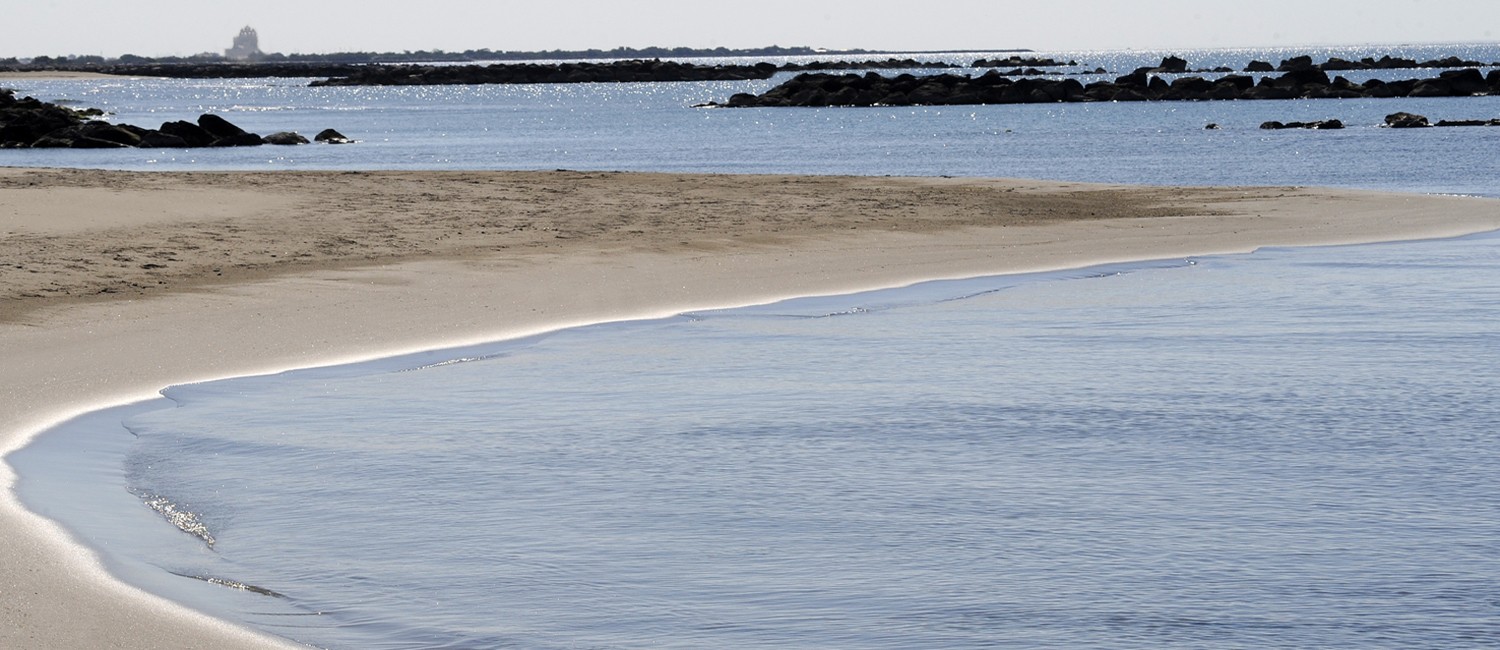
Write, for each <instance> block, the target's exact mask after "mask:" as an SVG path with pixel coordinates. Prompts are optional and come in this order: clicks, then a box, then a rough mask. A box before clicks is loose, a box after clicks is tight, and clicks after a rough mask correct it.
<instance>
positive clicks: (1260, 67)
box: [1245, 61, 1276, 72]
mask: <svg viewBox="0 0 1500 650" xmlns="http://www.w3.org/2000/svg"><path fill="white" fill-rule="evenodd" d="M1275 71H1276V66H1274V65H1271V64H1269V63H1266V62H1265V61H1251V62H1250V65H1247V66H1245V72H1275Z"/></svg>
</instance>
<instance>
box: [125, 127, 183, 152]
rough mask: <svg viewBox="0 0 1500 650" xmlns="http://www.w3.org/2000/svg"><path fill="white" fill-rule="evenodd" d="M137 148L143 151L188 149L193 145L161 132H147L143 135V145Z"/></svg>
mask: <svg viewBox="0 0 1500 650" xmlns="http://www.w3.org/2000/svg"><path fill="white" fill-rule="evenodd" d="M136 146H138V147H140V148H142V149H187V148H189V147H191V146H192V145H190V144H188V142H187V140H185V139H183V138H181V137H179V136H175V135H171V134H167V133H162V132H161V131H147V132H145V133H144V134H142V135H141V143H140V144H138V145H136Z"/></svg>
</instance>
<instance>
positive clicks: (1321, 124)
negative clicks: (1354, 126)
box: [1260, 120, 1344, 131]
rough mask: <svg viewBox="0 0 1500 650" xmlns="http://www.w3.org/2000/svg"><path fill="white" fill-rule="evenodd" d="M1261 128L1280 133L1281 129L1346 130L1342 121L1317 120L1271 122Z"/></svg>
mask: <svg viewBox="0 0 1500 650" xmlns="http://www.w3.org/2000/svg"><path fill="white" fill-rule="evenodd" d="M1260 128H1262V129H1266V130H1271V131H1279V130H1281V129H1313V130H1317V131H1333V130H1337V129H1342V128H1344V123H1343V122H1342V121H1340V120H1317V121H1314V122H1276V121H1271V122H1266V123H1264V124H1261V125H1260Z"/></svg>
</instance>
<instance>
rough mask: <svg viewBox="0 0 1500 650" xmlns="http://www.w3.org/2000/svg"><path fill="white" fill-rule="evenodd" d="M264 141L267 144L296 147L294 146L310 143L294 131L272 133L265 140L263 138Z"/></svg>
mask: <svg viewBox="0 0 1500 650" xmlns="http://www.w3.org/2000/svg"><path fill="white" fill-rule="evenodd" d="M262 139H263V140H265V142H266V144H279V145H294V144H307V143H308V142H307V138H304V137H302V136H301V135H298V134H297V133H295V132H292V131H281V132H279V133H272V134H271V135H268V136H266V137H265V138H262Z"/></svg>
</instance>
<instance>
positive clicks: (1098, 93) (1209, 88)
mask: <svg viewBox="0 0 1500 650" xmlns="http://www.w3.org/2000/svg"><path fill="white" fill-rule="evenodd" d="M1173 65H1174V66H1175V65H1176V64H1175V62H1173ZM1494 94H1500V70H1497V71H1492V72H1490V73H1489V75H1487V76H1486V75H1483V74H1481V73H1480V72H1479V71H1478V70H1475V69H1472V68H1471V69H1465V70H1451V71H1446V72H1443V73H1442V74H1440V75H1439V76H1437V77H1433V78H1429V79H1407V80H1399V81H1390V82H1386V81H1380V80H1378V79H1372V80H1370V81H1366V82H1364V83H1355V82H1352V81H1349V80H1348V79H1345V78H1343V77H1336V78H1333V79H1330V78H1329V77H1328V74H1327V73H1326V72H1323V71H1322V70H1319V69H1316V68H1306V69H1300V70H1294V71H1290V72H1287V73H1285V74H1282V75H1280V76H1264V77H1261V78H1260V79H1259V80H1257V79H1256V78H1255V77H1253V76H1249V75H1239V74H1227V75H1224V76H1222V77H1218V78H1213V79H1209V78H1204V77H1199V76H1178V77H1176V78H1175V79H1172V80H1171V81H1168V80H1167V79H1165V78H1164V77H1161V76H1158V75H1156V74H1152V73H1149V72H1147V71H1140V70H1138V71H1136V72H1134V73H1131V74H1128V75H1125V76H1122V77H1118V78H1116V79H1114V80H1113V81H1108V80H1105V81H1096V82H1093V83H1090V84H1088V85H1084V84H1083V83H1081V82H1079V81H1078V80H1076V79H1040V78H1021V79H1012V78H1011V77H1008V76H1005V75H1001V74H999V73H997V72H995V71H993V70H992V71H990V72H987V73H985V74H983V75H980V76H978V77H970V76H960V75H954V74H947V73H945V74H938V75H930V76H915V75H910V74H903V75H899V76H896V77H883V76H881V75H878V74H875V73H873V72H871V73H865V74H863V75H859V74H843V75H833V74H813V73H808V74H801V75H797V76H796V77H794V78H792V79H790V80H788V81H787V82H785V83H783V84H781V85H779V86H777V87H775V88H772V89H770V90H768V91H766V92H765V93H763V94H760V95H752V94H748V93H741V94H736V95H734V96H732V97H730V98H729V101H728V102H727V103H725V104H722V106H729V107H736V108H738V107H762V106H919V105H958V104H1033V103H1053V102H1105V101H1115V102H1128V101H1201V100H1228V99H1324V98H1349V99H1352V98H1360V97H1373V98H1385V97H1463V96H1469V95H1494ZM713 105H715V106H718V105H720V104H713Z"/></svg>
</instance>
